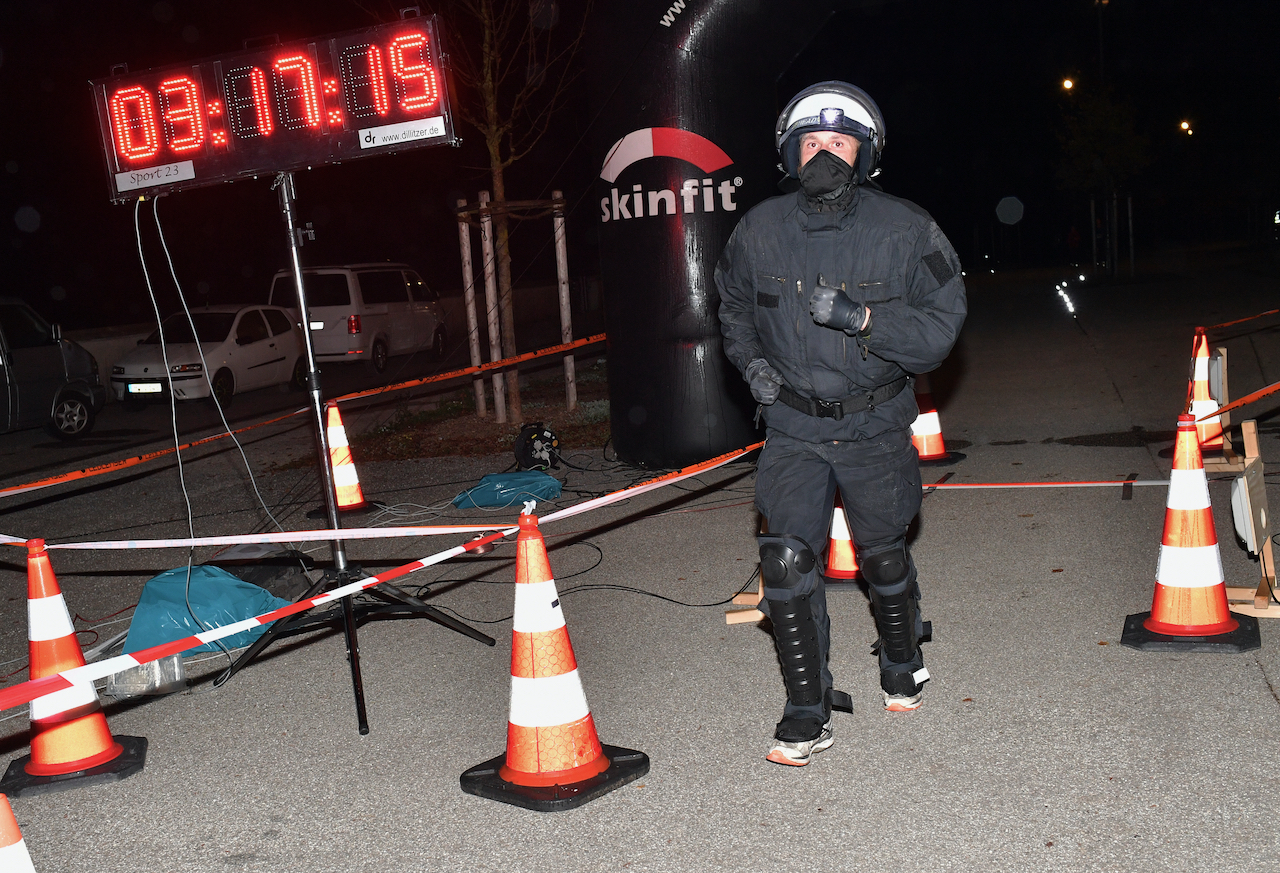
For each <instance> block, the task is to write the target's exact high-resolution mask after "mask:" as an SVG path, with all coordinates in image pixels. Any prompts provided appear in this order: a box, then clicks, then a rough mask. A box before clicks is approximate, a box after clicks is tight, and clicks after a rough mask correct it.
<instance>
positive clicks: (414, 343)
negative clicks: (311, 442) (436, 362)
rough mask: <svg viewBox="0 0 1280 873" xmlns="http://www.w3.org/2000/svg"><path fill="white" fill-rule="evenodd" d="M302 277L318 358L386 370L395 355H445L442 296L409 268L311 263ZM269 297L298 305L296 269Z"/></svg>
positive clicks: (279, 276) (283, 275) (282, 275)
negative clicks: (426, 351)
mask: <svg viewBox="0 0 1280 873" xmlns="http://www.w3.org/2000/svg"><path fill="white" fill-rule="evenodd" d="M302 276H303V279H302V281H303V283H304V285H305V287H306V291H307V303H308V304H310V308H311V339H312V342H313V344H314V345H315V352H316V360H317V361H319V362H322V363H323V362H325V361H367V362H368V363H369V365H370V366H371V367H372V368H373V369H374V370H375V371H376V372H378V373H381V372H382V371H383V370H385V369H386V368H387V358H388V357H389V356H391V355H405V354H409V353H411V352H416V351H419V350H421V349H430V350H431V352H432V354H433V355H434V356H435V357H436V358H437V359H439V358H442V357H443V356H444V352H445V346H446V345H447V344H448V340H449V334H448V330H447V328H446V327H445V325H444V320H443V317H442V314H441V311H440V303H439V297H438V296H437V295H436V293H435V292H434V291H432V290H431V289H430V288H428V287H427V284H426V283H425V282H423V281H422V277H420V276H419V275H418V274H417V273H415V272H414V271H413V270H412V269H411V268H410V267H408V266H406V265H404V264H391V263H385V264H346V265H344V266H340V267H308V268H306V269H304V270H303V271H302ZM268 302H270V303H272V304H274V305H276V306H287V307H291V308H293V309H295V310H297V309H298V296H297V293H296V292H295V290H294V287H293V272H292V271H289V270H281V271H279V272H278V273H276V275H275V278H274V279H272V282H271V297H270V300H269V301H268Z"/></svg>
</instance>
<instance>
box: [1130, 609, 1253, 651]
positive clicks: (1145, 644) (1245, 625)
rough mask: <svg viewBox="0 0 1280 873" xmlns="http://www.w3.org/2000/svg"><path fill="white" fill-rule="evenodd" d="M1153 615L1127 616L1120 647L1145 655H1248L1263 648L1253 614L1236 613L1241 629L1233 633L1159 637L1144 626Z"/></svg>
mask: <svg viewBox="0 0 1280 873" xmlns="http://www.w3.org/2000/svg"><path fill="white" fill-rule="evenodd" d="M1150 616H1151V613H1150V612H1137V613H1134V614H1133V615H1130V616H1127V617H1126V618H1125V620H1124V633H1123V634H1121V636H1120V643H1121V645H1125V646H1128V647H1129V648H1131V649H1141V650H1142V651H1144V652H1247V651H1249V650H1250V649H1260V648H1262V637H1261V635H1260V634H1259V632H1258V620H1257V619H1256V618H1254V617H1253V616H1252V615H1240V614H1239V613H1235V612H1233V613H1231V617H1232V618H1234V619H1235V620H1236V621H1238V622H1240V626H1239V627H1238V628H1236V629H1235V630H1233V631H1231V632H1230V633H1225V634H1215V635H1213V636H1208V637H1174V636H1169V635H1168V634H1158V633H1156V632H1155V631H1150V630H1147V629H1146V628H1145V627H1144V626H1143V624H1142V623H1143V622H1144V621H1146V620H1147V619H1148V618H1149V617H1150Z"/></svg>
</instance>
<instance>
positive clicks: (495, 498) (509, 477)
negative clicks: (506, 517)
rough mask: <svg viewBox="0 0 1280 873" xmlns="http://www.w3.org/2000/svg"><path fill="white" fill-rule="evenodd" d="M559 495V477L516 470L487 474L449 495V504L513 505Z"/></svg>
mask: <svg viewBox="0 0 1280 873" xmlns="http://www.w3.org/2000/svg"><path fill="white" fill-rule="evenodd" d="M559 496H560V480H559V479H557V478H555V477H554V476H548V475H547V474H546V473H543V472H542V471H541V470H522V471H521V472H519V473H490V474H489V475H488V476H485V477H484V478H483V479H481V480H480V484H479V485H474V486H472V487H471V488H468V489H467V490H466V491H463V492H462V493H461V494H459V495H458V496H457V497H455V498H453V505H454V506H457V507H459V508H462V509H467V508H471V507H475V508H477V509H478V508H480V507H482V506H484V507H492V506H496V507H502V506H515V505H517V504H520V503H524V502H525V501H526V500H554V499H555V498H557V497H559Z"/></svg>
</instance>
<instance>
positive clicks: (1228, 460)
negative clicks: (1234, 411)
mask: <svg viewBox="0 0 1280 873" xmlns="http://www.w3.org/2000/svg"><path fill="white" fill-rule="evenodd" d="M1214 351H1216V352H1217V354H1218V355H1219V356H1220V357H1221V358H1222V396H1221V397H1219V398H1217V401H1218V405H1219V406H1226V405H1227V404H1228V403H1230V402H1231V392H1230V390H1229V389H1228V388H1227V350H1226V349H1225V348H1222V347H1219V348H1217V349H1215V350H1214ZM1219 418H1220V419H1221V421H1222V454H1221V455H1217V454H1214V455H1209V456H1207V457H1204V458H1202V461H1203V462H1204V471H1205V473H1243V472H1244V464H1245V458H1242V457H1240V456H1239V455H1237V454H1236V451H1235V447H1234V446H1232V445H1231V413H1229V412H1223V413H1221V414H1220V415H1219ZM1254 441H1255V443H1256V441H1257V430H1256V427H1255V430H1254ZM1255 448H1256V445H1255ZM1245 454H1246V457H1247V456H1248V452H1246V453H1245Z"/></svg>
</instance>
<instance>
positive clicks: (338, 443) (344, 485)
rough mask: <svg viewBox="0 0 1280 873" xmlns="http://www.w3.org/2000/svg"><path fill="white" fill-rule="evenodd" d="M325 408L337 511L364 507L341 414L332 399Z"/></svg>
mask: <svg viewBox="0 0 1280 873" xmlns="http://www.w3.org/2000/svg"><path fill="white" fill-rule="evenodd" d="M326 408H327V409H328V413H327V415H326V418H325V428H326V431H327V434H328V438H329V466H330V467H332V468H333V488H334V491H335V492H336V493H337V495H338V511H339V512H341V511H343V510H348V509H364V508H365V507H366V506H367V505H368V504H367V503H366V502H365V499H364V491H362V490H361V489H360V477H359V476H358V475H357V474H356V465H355V461H353V460H352V459H351V444H350V443H348V442H347V429H346V428H345V427H343V426H342V414H341V413H339V412H338V404H337V403H334V402H333V401H332V400H330V401H329V403H328V405H327V407H326Z"/></svg>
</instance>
